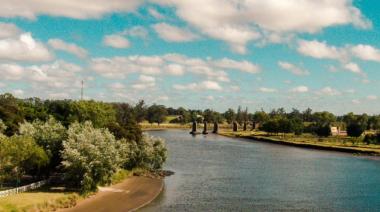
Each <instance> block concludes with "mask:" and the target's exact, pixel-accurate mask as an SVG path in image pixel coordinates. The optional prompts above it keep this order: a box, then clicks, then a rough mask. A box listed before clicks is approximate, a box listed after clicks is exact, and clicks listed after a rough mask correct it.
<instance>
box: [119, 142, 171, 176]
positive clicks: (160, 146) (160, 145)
mask: <svg viewBox="0 0 380 212" xmlns="http://www.w3.org/2000/svg"><path fill="white" fill-rule="evenodd" d="M124 142H127V141H124ZM126 149H127V151H128V153H127V154H126V155H127V156H126V157H125V158H126V160H125V161H124V166H123V167H124V168H126V169H132V168H136V167H139V168H146V169H151V170H156V169H161V168H162V165H163V164H164V162H165V161H166V158H167V149H166V147H165V142H164V141H163V140H162V139H160V138H155V137H152V136H148V135H144V136H143V138H142V140H141V142H140V143H136V142H133V141H132V142H131V141H129V142H127V148H126Z"/></svg>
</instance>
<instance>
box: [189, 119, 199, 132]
mask: <svg viewBox="0 0 380 212" xmlns="http://www.w3.org/2000/svg"><path fill="white" fill-rule="evenodd" d="M190 134H192V135H196V134H200V133H198V132H197V122H196V121H193V124H192V127H191V132H190Z"/></svg>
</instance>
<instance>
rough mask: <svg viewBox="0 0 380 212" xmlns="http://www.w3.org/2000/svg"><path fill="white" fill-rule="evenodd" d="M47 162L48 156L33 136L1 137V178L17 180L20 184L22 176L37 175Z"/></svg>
mask: <svg viewBox="0 0 380 212" xmlns="http://www.w3.org/2000/svg"><path fill="white" fill-rule="evenodd" d="M47 164H48V156H47V155H46V153H45V151H44V150H43V149H42V148H41V147H39V146H38V145H37V144H36V142H35V141H34V140H33V138H31V137H26V136H12V137H2V138H1V139H0V180H5V179H11V180H16V181H17V184H18V183H19V182H20V180H21V177H22V176H24V175H25V174H31V175H37V174H39V171H40V169H41V168H42V167H45V166H46V165H47ZM0 183H1V182H0Z"/></svg>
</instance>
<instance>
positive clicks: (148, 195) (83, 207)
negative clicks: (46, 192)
mask: <svg viewBox="0 0 380 212" xmlns="http://www.w3.org/2000/svg"><path fill="white" fill-rule="evenodd" d="M163 185H164V183H163V180H161V179H152V178H148V177H130V178H128V179H127V180H125V181H123V182H122V183H119V184H116V185H113V186H111V187H106V188H101V189H100V190H99V192H98V193H97V194H96V195H95V196H93V197H90V198H88V199H85V200H83V201H81V202H79V204H78V205H77V206H75V207H74V208H70V209H65V210H61V212H89V211H91V212H113V211H133V210H137V209H138V208H141V207H143V206H145V205H146V204H148V203H150V202H151V201H152V200H154V199H155V198H156V197H157V196H158V195H159V194H160V192H161V190H162V188H163Z"/></svg>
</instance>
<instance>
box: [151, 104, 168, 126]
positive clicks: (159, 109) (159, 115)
mask: <svg viewBox="0 0 380 212" xmlns="http://www.w3.org/2000/svg"><path fill="white" fill-rule="evenodd" d="M167 114H168V112H167V111H166V108H165V106H163V105H156V104H153V105H152V106H150V107H149V108H148V113H147V120H148V121H149V123H157V124H158V125H160V123H162V122H164V121H165V118H166V116H167Z"/></svg>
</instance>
